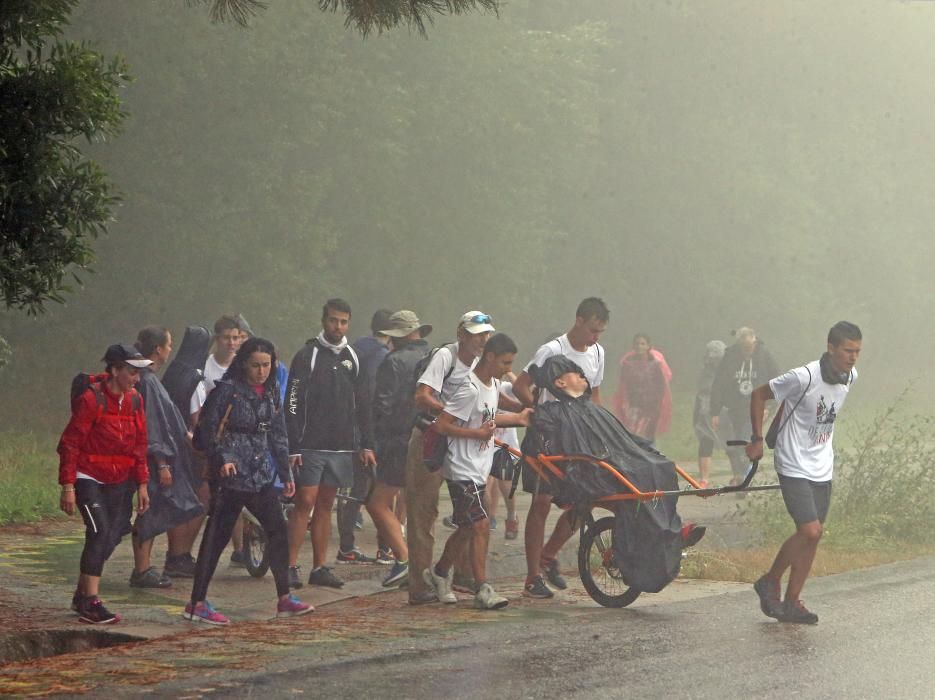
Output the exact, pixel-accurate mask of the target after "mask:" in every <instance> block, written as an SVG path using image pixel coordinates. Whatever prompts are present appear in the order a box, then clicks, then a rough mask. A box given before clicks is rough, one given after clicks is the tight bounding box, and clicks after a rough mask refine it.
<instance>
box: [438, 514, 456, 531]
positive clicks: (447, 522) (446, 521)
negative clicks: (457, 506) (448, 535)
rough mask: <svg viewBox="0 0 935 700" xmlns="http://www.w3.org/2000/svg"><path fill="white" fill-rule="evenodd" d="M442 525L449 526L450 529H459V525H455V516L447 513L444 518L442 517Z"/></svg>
mask: <svg viewBox="0 0 935 700" xmlns="http://www.w3.org/2000/svg"><path fill="white" fill-rule="evenodd" d="M442 525H444V526H445V527H447V528H448V529H449V530H457V529H458V526H457V525H455V521H454V518H453V517H452V516H450V515H446V516H445V517H444V518H442Z"/></svg>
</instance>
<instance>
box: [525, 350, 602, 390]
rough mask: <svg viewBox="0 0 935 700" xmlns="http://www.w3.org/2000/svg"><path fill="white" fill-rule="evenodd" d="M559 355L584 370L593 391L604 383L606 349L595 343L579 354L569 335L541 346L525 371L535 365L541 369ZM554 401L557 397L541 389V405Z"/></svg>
mask: <svg viewBox="0 0 935 700" xmlns="http://www.w3.org/2000/svg"><path fill="white" fill-rule="evenodd" d="M557 355H564V356H565V357H567V358H568V359H569V360H571V361H572V362H574V363H575V364H576V365H578V366H579V367H580V368H581V369H582V370H584V376H585V378H586V379H587V380H588V383H589V384H590V385H591V389H597V388H598V387H599V386H600V385H601V382H602V381H604V348H602V347H601V345H600V343H595V344H594V345H592V346H590V347H589V348H587V349H586V350H585V351H584V352H579V351H577V350H575V349H574V347H572V345H571V341H570V340H568V334H567V333H566V334H565V335H560V336H559V337H558V338H556V339H555V340H550V341H549V342H548V343H546V344H545V345H542V346H540V347H539V349H538V350H536V354H535V355H533V356H532V360H530V361H529V364H527V365H526V366H525V367H523V371H525V372H528V371H529V368H530V367H532V366H533V365H536V366H538V367H541V366H542V363H543V362H545V361H546V360H548V359H549V358H550V357H555V356H557ZM554 399H555V397H554V396H552V394H550V393H549V391H548V390H547V389H545V388H544V387H539V403H545V402H546V401H553V400H554Z"/></svg>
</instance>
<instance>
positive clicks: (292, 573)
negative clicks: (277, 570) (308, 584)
mask: <svg viewBox="0 0 935 700" xmlns="http://www.w3.org/2000/svg"><path fill="white" fill-rule="evenodd" d="M304 585H305V584H304V583H302V571H301V568H300V567H298V566H290V567H289V588H301V587H302V586H304Z"/></svg>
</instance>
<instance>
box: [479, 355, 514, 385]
mask: <svg viewBox="0 0 935 700" xmlns="http://www.w3.org/2000/svg"><path fill="white" fill-rule="evenodd" d="M484 359H485V360H486V361H487V362H488V363H489V364H490V367H491V372H490V373H491V375H493V377H494V378H495V379H502V378H503V375H504V374H507V373H508V372H511V371H512V370H513V360H514V359H516V353H515V352H505V353H503V354H501V355H494V354H493V353H492V352H489V353H487V354H486V355H485V356H484Z"/></svg>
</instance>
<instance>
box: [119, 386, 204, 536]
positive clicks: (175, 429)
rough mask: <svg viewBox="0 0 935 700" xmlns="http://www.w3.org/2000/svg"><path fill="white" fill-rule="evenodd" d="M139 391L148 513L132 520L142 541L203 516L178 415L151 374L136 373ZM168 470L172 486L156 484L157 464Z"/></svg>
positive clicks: (183, 429) (192, 459)
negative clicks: (144, 433) (146, 474)
mask: <svg viewBox="0 0 935 700" xmlns="http://www.w3.org/2000/svg"><path fill="white" fill-rule="evenodd" d="M138 388H139V392H140V394H141V395H142V396H143V410H144V411H145V413H146V432H147V444H148V447H147V452H146V461H147V463H148V465H149V489H148V490H149V510H147V511H146V512H145V513H143V514H142V515H141V516H139V517H138V518H137V519H136V529H137V533H138V534H139V537H140V539H141V540H142V541H144V542H145V541H147V540H151V539H152V538H153V537H155V536H156V535H160V534H162V533H163V532H166V531H168V530H170V529H171V528H173V527H175V526H177V525H182V524H184V523H187V522H188V521H189V520H191V519H192V518H196V517H198V516H199V515H202V514H203V513H204V508H203V507H202V505H201V502H200V501H199V500H198V496H196V495H195V489H194V488H193V486H192V483H193V481H194V480H193V478H192V472H193V469H194V455H193V453H192V449H191V445H190V444H189V441H188V436H187V429H186V427H185V422H184V421H183V420H182V416H181V414H180V413H179V411H178V409H177V408H176V407H175V404H174V403H173V402H172V399H171V398H169V394H168V393H167V392H166V390H165V387H163V386H162V383H161V382H160V381H159V379H158V378H157V377H156V374H155V372H153V371H152V370H150V369H144V370H142V371H141V372H140V383H139V387H138ZM160 463H164V464H168V465H169V466H170V467H171V468H172V486H170V487H169V488H167V489H166V488H163V487H162V486H160V485H159V466H158V465H159V464H160Z"/></svg>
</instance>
